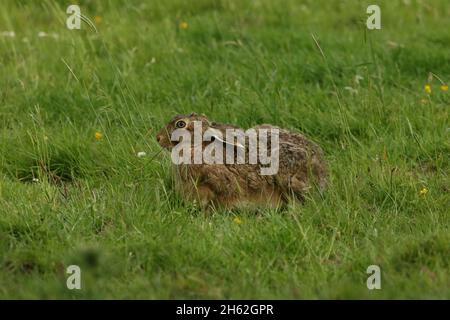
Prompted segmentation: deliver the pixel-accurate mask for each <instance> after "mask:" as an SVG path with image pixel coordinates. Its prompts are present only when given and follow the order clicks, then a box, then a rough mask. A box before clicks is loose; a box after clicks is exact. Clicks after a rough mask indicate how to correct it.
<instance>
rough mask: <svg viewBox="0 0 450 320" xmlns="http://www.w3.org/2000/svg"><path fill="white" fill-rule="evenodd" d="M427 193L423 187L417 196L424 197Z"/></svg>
mask: <svg viewBox="0 0 450 320" xmlns="http://www.w3.org/2000/svg"><path fill="white" fill-rule="evenodd" d="M427 193H428V189H427V188H425V187H423V188H422V190H420V192H419V194H420V195H421V196H425V195H426V194H427Z"/></svg>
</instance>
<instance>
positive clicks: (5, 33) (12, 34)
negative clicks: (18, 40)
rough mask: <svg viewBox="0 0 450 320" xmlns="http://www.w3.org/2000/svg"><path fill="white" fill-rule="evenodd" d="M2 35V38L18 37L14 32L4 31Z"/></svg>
mask: <svg viewBox="0 0 450 320" xmlns="http://www.w3.org/2000/svg"><path fill="white" fill-rule="evenodd" d="M0 34H1V35H2V37H8V38H15V37H16V33H15V32H14V31H2V32H1V33H0Z"/></svg>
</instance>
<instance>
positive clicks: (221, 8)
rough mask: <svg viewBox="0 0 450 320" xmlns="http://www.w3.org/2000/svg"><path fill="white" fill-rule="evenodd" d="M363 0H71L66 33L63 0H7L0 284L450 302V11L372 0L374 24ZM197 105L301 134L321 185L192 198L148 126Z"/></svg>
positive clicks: (0, 44) (28, 293)
mask: <svg viewBox="0 0 450 320" xmlns="http://www.w3.org/2000/svg"><path fill="white" fill-rule="evenodd" d="M372 2H373V1H356V0H346V1H317V0H315V1H313V0H310V1H308V0H305V1H293V0H291V1H275V0H260V1H256V0H255V1H224V0H223V1H213V0H208V1H206V0H198V1H189V2H188V1H181V0H180V1H178V0H170V1H169V0H166V1H124V0H123V1H122V0H116V1H115V0H109V1H81V0H80V1H78V2H74V3H78V4H79V5H80V7H81V13H82V14H83V15H85V16H86V17H88V18H89V19H90V20H91V21H92V22H93V23H94V25H95V29H94V28H92V27H90V26H89V25H88V24H86V23H82V26H81V30H69V29H67V28H66V26H65V21H66V18H67V16H68V15H67V14H66V8H67V6H68V5H69V4H72V3H67V2H66V1H49V0H45V1H39V2H37V1H34V2H31V1H12V0H7V1H2V2H1V4H0V70H1V76H0V88H1V90H0V297H1V298H99V299H104V298H163V299H166V298H208V299H209V298H212V299H214V298H266V299H271V298H285V299H298V298H447V299H448V298H450V278H449V272H448V270H449V255H448V249H449V244H450V233H449V220H450V217H449V209H448V208H449V205H450V197H449V186H450V184H449V177H448V174H449V169H450V159H449V156H450V144H449V134H450V124H449V119H448V108H449V101H450V98H449V92H448V91H444V89H443V88H442V87H443V86H444V87H445V85H448V82H449V81H450V55H449V52H450V33H449V31H448V30H450V6H449V3H448V1H447V0H433V1H420V0H403V1H377V4H379V5H380V7H381V18H382V29H381V30H374V31H370V30H367V28H366V26H365V21H366V18H367V14H366V8H367V6H368V5H370V4H374V3H372ZM313 37H314V38H315V39H317V41H318V44H319V46H320V48H321V49H322V51H323V53H324V55H325V58H324V57H323V56H322V55H321V54H320V51H319V48H318V47H317V45H316V44H315V42H314V40H313ZM430 73H433V74H434V76H431V77H430ZM426 84H429V85H430V86H431V93H427V92H426V91H425V90H424V86H425V85H426ZM192 111H195V112H199V113H201V112H203V113H205V114H207V115H208V116H209V117H210V118H211V119H214V120H215V121H222V122H227V123H234V124H237V125H240V126H242V127H249V126H252V125H255V124H259V123H273V124H276V125H279V126H282V127H286V128H291V129H296V130H301V131H302V132H304V133H305V134H307V135H309V136H310V137H311V138H312V139H314V140H316V141H317V142H318V143H320V144H321V145H322V146H323V148H324V149H325V151H326V154H327V159H328V161H329V163H330V170H331V177H330V180H331V181H330V185H329V188H328V190H327V192H326V194H325V196H324V198H320V197H319V196H312V197H311V199H309V201H308V202H307V203H306V205H304V206H301V207H300V206H292V207H291V208H290V209H289V210H288V211H287V212H282V213H277V212H271V211H268V210H267V211H262V212H260V213H259V214H258V215H256V216H255V215H253V214H250V213H246V212H221V213H218V214H215V215H212V216H207V215H204V214H203V213H201V212H199V211H198V209H197V208H195V207H193V206H192V205H190V204H186V203H183V202H182V200H181V199H180V198H179V197H178V196H177V195H176V194H174V190H173V187H172V180H171V175H170V173H171V172H170V156H169V154H168V153H166V152H163V153H159V151H160V147H159V146H158V145H157V143H156V141H155V137H154V135H155V133H156V131H157V130H159V129H160V128H161V127H163V126H164V125H165V124H166V123H167V121H168V120H169V119H170V118H171V117H172V116H174V115H175V114H177V113H188V112H192ZM96 132H98V133H101V134H102V139H99V140H97V139H95V133H96ZM138 152H146V154H147V156H146V157H143V158H139V157H137V153H138ZM235 217H239V219H240V221H241V222H242V223H236V221H239V220H236V219H235ZM71 264H78V265H79V266H80V267H81V269H82V287H83V288H82V290H80V291H76V290H75V291H70V290H68V289H67V288H66V277H67V276H68V275H66V274H65V269H66V267H67V266H69V265H71ZM372 264H376V265H379V266H380V268H381V272H382V289H381V290H374V291H369V290H368V289H367V287H366V279H367V277H368V275H367V274H366V269H367V267H368V266H369V265H372Z"/></svg>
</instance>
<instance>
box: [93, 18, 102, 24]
mask: <svg viewBox="0 0 450 320" xmlns="http://www.w3.org/2000/svg"><path fill="white" fill-rule="evenodd" d="M102 21H103V18H102V17H100V16H95V17H94V22H95V24H100V23H102Z"/></svg>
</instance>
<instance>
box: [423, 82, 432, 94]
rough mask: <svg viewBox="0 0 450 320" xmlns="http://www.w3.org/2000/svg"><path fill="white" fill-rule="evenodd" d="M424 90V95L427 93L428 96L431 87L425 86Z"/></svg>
mask: <svg viewBox="0 0 450 320" xmlns="http://www.w3.org/2000/svg"><path fill="white" fill-rule="evenodd" d="M424 89H425V92H426V93H428V94H429V93H431V86H430V85H429V84H426V85H425V87H424Z"/></svg>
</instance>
